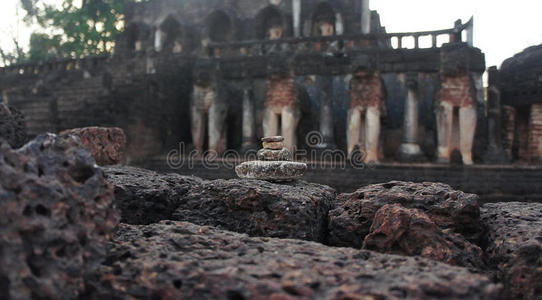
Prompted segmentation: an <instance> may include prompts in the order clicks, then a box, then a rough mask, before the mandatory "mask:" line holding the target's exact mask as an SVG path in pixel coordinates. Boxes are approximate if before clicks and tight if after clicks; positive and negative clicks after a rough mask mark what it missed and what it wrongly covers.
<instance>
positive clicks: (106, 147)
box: [60, 127, 126, 166]
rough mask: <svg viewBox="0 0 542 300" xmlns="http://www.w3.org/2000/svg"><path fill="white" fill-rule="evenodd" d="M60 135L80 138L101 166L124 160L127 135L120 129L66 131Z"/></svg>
mask: <svg viewBox="0 0 542 300" xmlns="http://www.w3.org/2000/svg"><path fill="white" fill-rule="evenodd" d="M60 134H61V135H63V134H72V135H75V136H77V137H79V138H80V139H81V143H83V145H84V146H85V148H87V150H88V151H90V153H92V156H93V157H94V159H95V160H96V162H97V163H98V164H99V165H101V166H108V165H116V164H118V163H121V162H122V161H123V160H124V151H125V149H126V135H125V134H124V131H123V130H122V129H120V128H116V127H114V128H104V127H86V128H75V129H70V130H65V131H63V132H61V133H60Z"/></svg>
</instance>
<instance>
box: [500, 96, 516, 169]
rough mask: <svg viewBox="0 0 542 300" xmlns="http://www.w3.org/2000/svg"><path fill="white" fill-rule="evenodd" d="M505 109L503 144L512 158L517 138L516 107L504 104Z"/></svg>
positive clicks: (503, 108)
mask: <svg viewBox="0 0 542 300" xmlns="http://www.w3.org/2000/svg"><path fill="white" fill-rule="evenodd" d="M502 110H503V118H502V120H503V124H502V126H503V129H502V136H503V146H504V151H505V152H506V154H507V156H508V157H509V158H510V159H512V160H513V159H514V157H513V148H514V139H515V138H516V109H515V108H513V107H512V106H508V105H504V106H503V107H502Z"/></svg>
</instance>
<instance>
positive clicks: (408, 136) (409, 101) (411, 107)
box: [398, 73, 425, 162]
mask: <svg viewBox="0 0 542 300" xmlns="http://www.w3.org/2000/svg"><path fill="white" fill-rule="evenodd" d="M406 87H407V89H408V91H407V97H406V102H405V114H404V121H403V143H402V144H401V146H400V147H399V153H398V158H399V160H400V161H404V162H412V161H422V160H424V159H425V156H424V155H423V152H422V150H421V148H420V145H418V74H417V73H409V74H407V76H406Z"/></svg>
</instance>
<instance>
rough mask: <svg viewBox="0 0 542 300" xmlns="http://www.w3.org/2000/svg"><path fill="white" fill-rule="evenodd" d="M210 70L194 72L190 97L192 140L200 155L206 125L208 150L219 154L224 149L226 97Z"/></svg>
mask: <svg viewBox="0 0 542 300" xmlns="http://www.w3.org/2000/svg"><path fill="white" fill-rule="evenodd" d="M210 72H212V71H209V70H206V69H202V70H199V71H198V72H196V79H195V82H194V86H193V92H192V99H191V121H192V141H193V143H194V147H195V148H196V151H197V152H198V154H200V155H201V154H202V153H203V145H204V142H205V129H206V126H207V131H208V138H209V140H208V146H209V151H210V152H214V153H216V154H221V153H223V152H224V151H225V150H226V149H225V148H226V124H225V120H226V116H227V113H228V104H227V99H225V98H224V97H223V95H221V94H220V89H219V88H218V84H217V80H216V79H214V78H213V76H212V75H211V73H210Z"/></svg>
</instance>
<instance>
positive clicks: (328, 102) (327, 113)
mask: <svg viewBox="0 0 542 300" xmlns="http://www.w3.org/2000/svg"><path fill="white" fill-rule="evenodd" d="M320 82H321V86H320V89H321V90H320V93H321V96H320V133H321V134H322V142H321V143H320V144H319V145H317V146H316V147H317V148H318V149H335V148H337V146H336V145H335V135H334V132H333V107H332V103H333V77H332V76H322V77H321V79H320Z"/></svg>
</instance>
